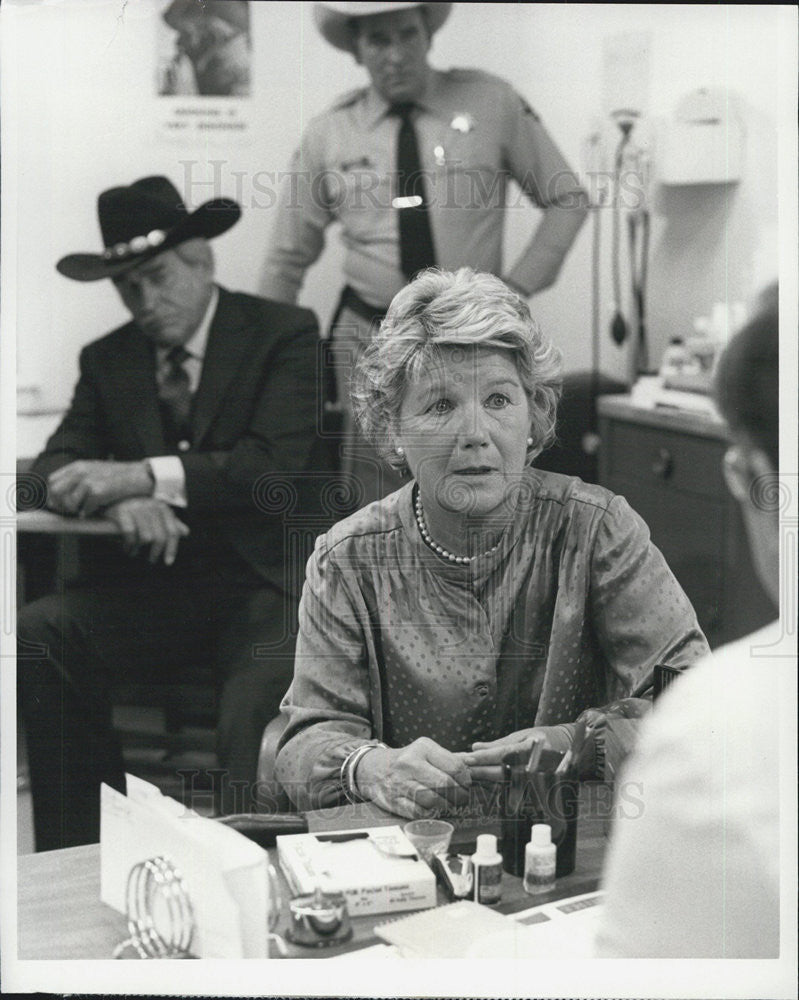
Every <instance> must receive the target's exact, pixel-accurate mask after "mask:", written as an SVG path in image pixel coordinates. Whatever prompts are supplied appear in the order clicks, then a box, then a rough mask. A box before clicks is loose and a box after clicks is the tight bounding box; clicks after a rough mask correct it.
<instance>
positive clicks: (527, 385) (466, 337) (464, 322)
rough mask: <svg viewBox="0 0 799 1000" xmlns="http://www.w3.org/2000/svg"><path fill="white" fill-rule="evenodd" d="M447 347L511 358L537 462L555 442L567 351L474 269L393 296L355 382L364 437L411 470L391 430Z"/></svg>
mask: <svg viewBox="0 0 799 1000" xmlns="http://www.w3.org/2000/svg"><path fill="white" fill-rule="evenodd" d="M443 347H486V348H493V349H501V350H508V351H510V352H511V353H512V355H513V359H514V361H515V364H516V370H517V372H518V374H519V379H520V380H521V383H522V386H523V388H524V391H525V393H526V395H527V398H528V401H529V404H530V413H531V417H532V420H531V428H530V436H531V437H532V439H533V444H532V445H531V446H530V447H529V448H528V452H527V458H528V462H532V460H533V459H534V458H535V457H536V456H537V455H539V454H540V453H541V452H542V451H543V450H544V449H545V448H546V447H548V446H549V445H550V444H551V443H552V441H553V440H554V438H555V418H556V412H557V406H558V399H559V398H560V393H561V355H560V351H558V349H557V348H556V347H555V346H554V345H553V344H551V343H550V342H549V341H548V340H546V339H545V338H544V336H543V334H542V333H541V330H540V329H539V327H538V324H537V323H536V322H535V320H534V319H533V317H532V316H531V315H530V310H529V308H528V306H527V303H526V302H525V301H524V299H522V298H521V296H519V295H517V294H516V292H514V291H512V290H511V289H510V288H509V287H508V286H507V285H506V284H505V283H504V282H503V281H501V280H500V279H499V278H497V277H495V276H494V275H493V274H481V273H478V272H475V271H473V270H471V268H467V267H463V268H460V270H458V271H455V272H450V271H441V270H438V269H436V268H429V269H428V270H426V271H422V272H421V273H420V274H419V275H417V277H416V278H415V279H414V280H413V281H412V282H411V283H410V284H409V285H406V286H405V288H403V289H402V290H401V291H400V292H398V293H397V294H396V295H395V296H394V299H393V301H392V303H391V305H390V306H389V310H388V312H387V313H386V318H385V319H384V320H383V322H382V323H381V324H380V329H379V331H378V332H377V333H376V334H375V336H374V337H373V339H372V340H371V341H370V343H369V344H368V345H367V347H366V349H365V350H364V352H363V353H362V355H361V357H360V359H359V360H358V363H357V365H356V368H355V372H354V374H353V380H352V387H351V396H352V406H353V412H354V414H355V418H356V420H357V421H358V425H359V426H360V428H361V431H362V433H363V435H364V437H365V438H366V439H367V440H368V441H369V442H370V443H371V444H372V446H373V447H374V448H375V450H376V451H377V452H378V454H379V455H381V457H382V458H384V459H385V460H386V461H387V462H388V463H389V465H391V466H392V467H393V468H395V469H397V470H403V469H404V468H405V459H404V458H403V457H401V456H400V455H398V454H397V453H396V452H395V451H394V450H393V448H392V445H391V428H392V427H393V426H395V425H396V424H397V421H398V418H399V412H400V408H401V406H402V401H403V399H404V397H405V392H406V389H407V387H408V384H409V382H410V381H411V380H413V379H415V378H418V377H419V375H420V374H421V373H422V371H424V370H425V369H427V368H428V367H429V366H430V365H431V364H435V363H440V362H441V360H442V355H441V348H443Z"/></svg>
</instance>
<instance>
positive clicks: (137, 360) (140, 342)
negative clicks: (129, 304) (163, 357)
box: [113, 323, 165, 455]
mask: <svg viewBox="0 0 799 1000" xmlns="http://www.w3.org/2000/svg"><path fill="white" fill-rule="evenodd" d="M115 361H116V363H117V368H116V371H115V373H114V376H113V378H114V394H115V397H116V399H117V401H118V403H119V407H120V409H121V410H122V411H123V412H124V413H127V414H129V415H130V422H129V426H130V428H131V430H132V432H133V433H134V434H135V436H136V437H137V438H138V440H139V443H140V445H141V448H142V451H143V454H145V455H163V454H164V450H165V444H164V432H163V428H162V425H161V413H160V410H159V408H158V390H157V388H156V384H155V351H154V349H153V346H152V344H151V343H150V341H149V340H148V339H147V338H146V337H145V336H144V334H143V333H142V332H141V331H140V330H139V329H138V328H137V327H136V326H135V325H134V324H132V323H131V325H130V335H129V336H128V337H127V339H126V340H125V341H124V342H123V345H122V350H121V351H120V352H119V354H118V355H117V356H116V357H115Z"/></svg>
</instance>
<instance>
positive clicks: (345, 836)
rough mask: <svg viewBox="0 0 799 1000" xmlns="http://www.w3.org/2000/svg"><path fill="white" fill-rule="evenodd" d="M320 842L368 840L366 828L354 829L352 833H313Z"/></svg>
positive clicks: (335, 842)
mask: <svg viewBox="0 0 799 1000" xmlns="http://www.w3.org/2000/svg"><path fill="white" fill-rule="evenodd" d="M314 836H315V837H316V839H317V840H318V841H319V843H320V844H346V843H347V841H349V840H368V839H369V833H368V832H367V831H366V830H355V831H354V832H352V833H317V834H314Z"/></svg>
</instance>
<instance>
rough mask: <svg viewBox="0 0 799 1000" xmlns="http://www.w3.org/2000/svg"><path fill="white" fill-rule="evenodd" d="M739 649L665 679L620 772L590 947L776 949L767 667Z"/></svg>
mask: <svg viewBox="0 0 799 1000" xmlns="http://www.w3.org/2000/svg"><path fill="white" fill-rule="evenodd" d="M737 652H738V651H737V650H734V648H733V650H731V651H730V652H727V653H724V652H721V653H719V652H717V654H716V656H715V660H714V661H705V663H703V664H701V665H698V666H695V667H692V668H691V670H689V671H688V672H687V674H686V676H685V677H684V678H681V679H680V680H679V681H678V682H677V683H676V684H674V685H673V687H672V688H670V689H669V692H667V693H666V694H665V695H664V696H663V702H662V705H658V706H656V707H655V709H654V711H653V714H652V717H651V718H650V719H649V720H647V725H646V726H645V727H644V730H643V731H642V735H641V739H640V743H639V746H638V749H637V751H636V752H635V753H634V754H633V755H632V757H631V758H630V760H629V762H628V764H627V766H626V768H625V769H624V771H623V773H622V777H621V782H620V785H619V787H618V789H617V794H618V797H617V801H616V809H615V815H614V824H613V831H612V838H611V847H610V852H609V858H608V862H607V865H606V869H605V874H604V886H603V888H604V890H605V905H604V907H603V913H602V914H601V917H600V925H599V927H598V933H597V939H596V953H597V955H598V957H606V958H776V957H777V955H778V953H779V887H778V886H779V870H778V867H775V865H776V861H775V859H777V858H778V857H779V812H778V808H779V796H778V792H777V779H778V771H779V766H778V762H777V753H776V738H775V737H774V730H775V726H774V725H773V715H774V706H775V705H776V704H777V699H776V694H775V692H774V690H773V688H774V681H775V679H776V674H774V672H773V671H770V670H769V669H767V668H763V667H762V666H761V669H759V670H756V671H755V670H750V671H747V670H746V669H745V668H747V667H749V666H750V664H748V663H747V662H746V660H744V662H743V664H741V663H740V662H736V661H738V659H739V658H738V656H736V655H735V654H736V653H737ZM731 654H732V655H731ZM756 666H757V664H756ZM742 668H743V669H742ZM747 674H750V675H753V676H747ZM770 719H771V720H772V724H771V725H770V724H769V720H770Z"/></svg>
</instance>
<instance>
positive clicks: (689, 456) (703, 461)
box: [602, 420, 727, 500]
mask: <svg viewBox="0 0 799 1000" xmlns="http://www.w3.org/2000/svg"><path fill="white" fill-rule="evenodd" d="M725 447H726V446H725V444H724V442H723V441H718V440H714V439H712V438H703V437H692V436H690V435H686V434H684V433H679V432H676V431H669V430H661V429H659V428H655V427H643V426H640V425H636V424H627V423H621V422H619V421H616V420H608V421H606V422H605V423H604V429H603V434H602V449H603V452H604V456H603V457H604V468H605V469H606V473H607V474H608V475H609V476H610V477H612V478H615V477H616V476H619V475H621V476H623V477H624V478H625V479H626V480H633V481H636V482H639V483H641V484H642V485H649V486H661V487H663V486H667V487H671V488H673V489H675V490H678V491H680V492H686V493H695V494H697V495H699V496H706V497H710V498H713V499H718V500H723V499H725V498H726V496H727V488H726V486H725V483H724V474H723V472H722V469H721V461H722V457H723V455H724V451H725Z"/></svg>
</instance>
